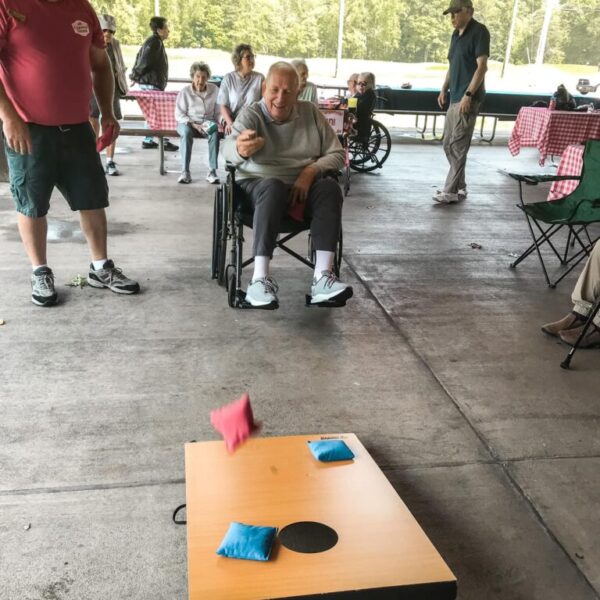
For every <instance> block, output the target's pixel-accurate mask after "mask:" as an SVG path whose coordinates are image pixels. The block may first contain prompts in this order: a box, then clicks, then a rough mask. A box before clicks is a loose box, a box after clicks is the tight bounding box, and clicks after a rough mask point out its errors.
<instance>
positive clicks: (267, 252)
mask: <svg viewBox="0 0 600 600" xmlns="http://www.w3.org/2000/svg"><path fill="white" fill-rule="evenodd" d="M298 87H299V80H298V73H297V72H296V69H295V68H294V67H293V66H292V65H291V64H289V63H287V62H283V61H281V62H276V63H275V64H273V65H272V66H271V68H270V69H269V72H268V74H267V78H266V80H265V83H264V85H263V97H262V99H261V100H260V102H255V103H253V104H251V105H250V106H247V107H245V108H244V109H243V110H242V111H241V113H240V114H239V115H238V117H237V119H236V120H235V122H234V123H233V127H232V133H231V135H230V136H229V137H227V138H225V140H224V142H223V144H222V156H223V158H224V159H225V160H226V161H228V162H230V163H232V164H233V165H234V166H235V167H236V168H237V175H236V181H237V182H238V184H239V186H240V187H241V188H242V190H243V191H244V192H245V194H246V198H247V200H248V201H249V203H250V204H251V205H252V207H253V209H254V218H253V231H254V242H253V252H254V274H253V276H252V280H251V282H250V284H249V285H248V288H247V292H246V301H247V302H248V303H249V304H251V305H252V306H254V307H257V308H261V307H262V308H265V307H268V306H269V305H275V304H277V303H278V300H277V291H278V286H277V283H276V282H275V280H274V279H273V278H272V277H271V276H270V262H271V257H272V255H273V250H274V249H275V242H276V239H277V234H278V233H279V228H280V224H281V221H282V219H283V217H284V216H285V214H286V213H287V212H288V211H290V209H293V210H292V213H293V214H294V215H295V218H299V219H300V220H305V221H309V222H310V231H311V236H312V240H313V244H314V247H315V250H316V260H315V272H314V277H313V281H312V286H311V303H313V304H317V303H321V302H331V301H334V302H337V301H339V302H340V303H342V302H343V301H345V300H347V299H348V298H350V297H351V296H352V288H351V287H350V286H348V285H347V284H345V283H343V282H341V281H340V280H339V279H338V278H337V277H336V276H335V274H334V272H333V260H334V253H335V247H336V243H337V240H338V238H339V232H340V227H341V220H342V202H343V196H342V192H341V190H340V187H339V185H338V183H337V181H335V180H334V179H332V178H329V177H325V176H324V175H325V174H326V173H328V172H331V171H333V172H337V171H339V169H341V167H342V165H343V160H344V152H343V149H342V146H341V145H340V142H339V141H338V139H337V137H336V135H335V133H334V131H333V129H332V128H331V127H330V126H329V124H328V123H327V121H326V120H325V118H324V117H323V115H322V114H321V113H320V112H319V109H318V108H317V107H316V106H314V105H313V104H311V103H308V102H298V99H297V97H298ZM299 208H300V209H302V208H303V209H304V211H303V213H304V214H303V216H299V214H298V213H299V212H302V211H301V210H300V211H299V210H298V209H299Z"/></svg>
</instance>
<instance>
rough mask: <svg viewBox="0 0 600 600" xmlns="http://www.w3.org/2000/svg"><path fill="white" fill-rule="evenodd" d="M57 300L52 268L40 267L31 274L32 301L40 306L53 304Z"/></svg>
mask: <svg viewBox="0 0 600 600" xmlns="http://www.w3.org/2000/svg"><path fill="white" fill-rule="evenodd" d="M57 300H58V294H57V293H56V291H55V290H54V273H52V269H50V268H49V267H38V268H37V269H36V270H35V271H34V272H33V273H32V274H31V301H32V302H33V303H34V304H37V305H38V306H52V305H53V304H56V302H57Z"/></svg>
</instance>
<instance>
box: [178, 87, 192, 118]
mask: <svg viewBox="0 0 600 600" xmlns="http://www.w3.org/2000/svg"><path fill="white" fill-rule="evenodd" d="M188 111H189V107H188V103H187V95H186V93H185V89H183V90H181V91H180V92H179V94H177V100H176V101H175V120H176V121H177V122H178V123H189V122H190V121H191V119H190V117H189V113H188Z"/></svg>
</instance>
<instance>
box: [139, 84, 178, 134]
mask: <svg viewBox="0 0 600 600" xmlns="http://www.w3.org/2000/svg"><path fill="white" fill-rule="evenodd" d="M177 94H178V92H161V91H159V90H152V91H141V90H129V92H128V95H129V96H133V97H134V98H135V99H136V100H137V101H138V104H139V105H140V108H141V109H142V112H143V113H144V118H145V119H146V122H147V123H148V125H149V126H150V128H151V129H177V121H176V120H175V102H176V100H177Z"/></svg>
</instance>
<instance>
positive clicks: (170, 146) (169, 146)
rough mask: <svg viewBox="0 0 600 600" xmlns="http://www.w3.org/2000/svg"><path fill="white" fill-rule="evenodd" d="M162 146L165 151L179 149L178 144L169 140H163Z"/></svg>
mask: <svg viewBox="0 0 600 600" xmlns="http://www.w3.org/2000/svg"><path fill="white" fill-rule="evenodd" d="M164 148H165V150H166V151H167V152H177V150H179V146H176V145H175V144H173V142H170V141H169V140H165V146H164Z"/></svg>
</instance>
